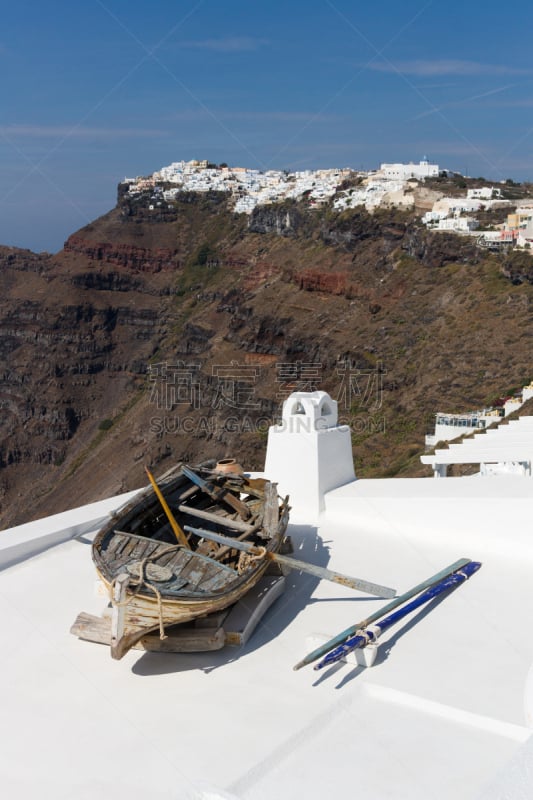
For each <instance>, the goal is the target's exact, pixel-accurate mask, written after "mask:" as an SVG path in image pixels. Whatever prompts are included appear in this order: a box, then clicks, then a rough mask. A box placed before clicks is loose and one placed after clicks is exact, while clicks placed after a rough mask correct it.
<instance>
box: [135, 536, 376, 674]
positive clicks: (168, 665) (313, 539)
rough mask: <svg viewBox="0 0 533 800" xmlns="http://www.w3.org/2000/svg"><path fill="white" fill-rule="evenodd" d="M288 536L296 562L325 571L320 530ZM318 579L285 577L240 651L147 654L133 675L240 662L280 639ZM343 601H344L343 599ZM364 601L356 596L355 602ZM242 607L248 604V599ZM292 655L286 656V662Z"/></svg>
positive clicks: (296, 574) (326, 558)
mask: <svg viewBox="0 0 533 800" xmlns="http://www.w3.org/2000/svg"><path fill="white" fill-rule="evenodd" d="M288 533H289V534H290V536H291V540H292V544H293V547H294V555H295V557H296V558H298V559H300V560H302V561H306V562H308V563H310V564H314V565H316V566H320V567H326V566H327V564H328V562H329V559H330V550H329V546H328V544H326V543H325V542H324V540H323V539H322V538H321V537H320V536H318V534H317V529H316V527H314V526H310V525H290V526H289V530H288ZM318 583H319V579H318V578H316V577H314V576H312V575H309V574H305V573H302V572H298V571H296V570H294V571H292V572H289V573H288V574H287V575H286V576H285V591H284V593H283V594H282V595H281V596H280V597H279V598H278V599H277V600H276V602H275V603H274V604H273V605H272V606H271V607H270V608H269V609H268V610H267V611H266V613H265V615H264V616H263V617H261V619H260V620H259V622H258V623H257V627H256V628H255V630H254V632H253V634H252V635H251V637H250V639H249V640H248V641H247V642H246V643H245V644H243V645H241V646H240V647H231V646H226V647H224V648H223V649H221V650H214V651H206V652H198V653H156V652H149V651H146V652H144V653H143V654H142V655H141V656H140V658H138V659H137V660H136V661H135V663H134V664H133V665H132V667H131V669H132V672H133V673H134V674H136V675H143V676H150V675H162V674H169V673H173V672H185V671H188V670H195V669H196V670H197V669H199V670H202V671H203V672H205V673H209V672H212V671H213V670H215V669H217V668H218V667H222V666H224V665H227V664H230V663H232V662H234V661H238V660H239V659H241V658H244V657H246V656H247V655H249V654H250V653H253V652H254V651H255V650H258V649H259V648H261V647H264V646H265V645H268V643H269V642H270V641H272V640H273V639H275V638H276V637H278V636H279V635H280V634H281V633H282V632H283V631H284V630H285V629H286V628H287V627H288V626H289V625H290V624H291V622H292V621H293V620H294V619H295V618H296V617H297V616H298V614H299V613H300V612H301V611H303V609H304V608H305V607H306V606H307V605H309V603H311V602H313V600H312V599H311V595H312V594H313V592H314V590H315V589H316V587H317V585H318ZM331 591H332V597H331V599H332V600H338V599H339V597H338V596H335V595H336V594H337V591H336V588H335V587H334V586H331ZM342 599H344V598H342ZM361 599H367V598H361V597H360V596H359V595H354V597H353V602H355V603H357V602H359V600H361ZM239 602H240V603H244V604H246V596H245V597H244V598H242V599H241V600H240V601H239ZM289 661H290V655H289V654H288V655H287V662H288V663H289Z"/></svg>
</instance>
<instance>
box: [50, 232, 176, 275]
mask: <svg viewBox="0 0 533 800" xmlns="http://www.w3.org/2000/svg"><path fill="white" fill-rule="evenodd" d="M64 249H65V251H66V252H67V253H80V254H82V255H84V256H85V257H86V258H88V259H90V260H91V261H102V262H104V263H106V264H116V265H117V266H119V267H125V268H126V269H133V270H138V271H140V272H161V271H168V270H173V269H176V267H177V266H179V265H178V263H177V259H176V254H175V252H173V251H172V250H169V249H166V248H157V249H154V250H149V249H148V248H146V247H135V245H130V244H117V243H111V242H90V241H88V240H87V239H83V238H82V237H81V236H76V235H74V236H70V237H69V238H68V239H67V241H66V242H65V247H64Z"/></svg>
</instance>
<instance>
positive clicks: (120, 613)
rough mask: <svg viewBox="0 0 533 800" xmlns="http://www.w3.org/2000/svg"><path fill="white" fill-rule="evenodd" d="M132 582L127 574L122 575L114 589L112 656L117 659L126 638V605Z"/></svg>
mask: <svg viewBox="0 0 533 800" xmlns="http://www.w3.org/2000/svg"><path fill="white" fill-rule="evenodd" d="M129 582H130V576H129V575H128V574H127V573H121V574H120V575H119V576H118V578H117V579H116V582H115V586H114V589H113V612H112V614H111V656H112V658H117V657H118V656H117V652H118V651H117V648H118V646H119V645H120V640H121V639H122V637H123V636H124V605H122V604H123V603H124V601H125V599H126V589H127V588H128V584H129Z"/></svg>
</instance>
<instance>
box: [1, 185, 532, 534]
mask: <svg viewBox="0 0 533 800" xmlns="http://www.w3.org/2000/svg"><path fill="white" fill-rule="evenodd" d="M148 204H149V198H147V197H144V198H143V197H141V198H140V199H138V200H137V201H135V203H132V202H131V201H128V200H127V198H126V197H125V196H121V197H119V203H118V205H117V208H115V209H113V210H112V211H111V212H110V213H109V214H107V215H105V216H104V217H102V218H101V219H99V220H96V221H95V222H94V223H92V224H91V225H89V226H87V227H85V228H83V229H82V230H80V231H78V232H77V233H76V234H74V235H73V236H72V237H70V239H69V240H68V242H67V243H66V245H65V248H64V250H63V251H62V252H61V253H59V254H58V255H56V256H37V255H35V254H33V253H29V252H28V251H20V250H14V249H12V248H0V269H1V280H2V293H1V299H0V304H1V311H2V314H1V325H0V359H1V364H2V373H1V374H2V384H1V389H0V391H1V395H0V396H1V404H2V411H3V413H2V417H1V419H0V427H1V439H0V441H1V445H0V492H1V523H2V527H5V526H7V525H9V524H12V523H14V522H21V521H24V520H27V519H30V518H35V517H38V516H40V515H43V514H45V513H53V512H57V511H60V510H63V509H65V508H68V507H72V506H75V505H79V504H81V503H84V502H90V501H92V500H96V499H99V498H101V497H104V496H107V495H109V494H110V493H112V492H117V491H119V490H126V489H130V488H134V487H136V486H139V485H141V484H143V483H144V480H145V479H144V473H143V469H142V467H143V464H145V463H148V464H151V465H152V466H153V467H154V468H155V470H156V472H157V471H162V470H163V469H164V468H166V466H167V464H170V462H171V461H172V460H174V459H177V458H186V459H190V460H191V461H195V460H198V459H200V458H203V457H206V456H215V457H222V456H227V455H235V456H238V458H239V460H241V461H242V462H243V463H245V464H246V466H247V467H249V468H261V466H262V464H263V459H264V450H265V444H266V428H267V427H268V424H269V423H270V422H271V421H272V420H274V419H276V417H277V416H278V414H279V409H280V403H281V401H282V399H283V398H284V397H286V396H287V395H288V393H289V392H290V391H291V390H293V389H314V388H323V389H326V390H327V391H329V392H331V394H332V395H333V396H334V397H336V398H337V399H338V400H339V412H340V415H341V417H342V418H343V419H344V420H345V421H346V422H348V423H349V424H350V425H351V426H352V431H353V442H354V455H355V460H356V470H357V472H358V474H359V475H396V474H404V473H405V472H406V471H409V472H410V473H420V474H425V473H423V470H422V468H421V467H419V466H418V465H419V461H418V456H419V455H420V453H421V452H423V439H424V434H425V433H426V432H427V430H428V429H429V427H430V425H431V423H432V420H433V414H434V412H435V411H436V410H437V409H441V410H447V411H461V410H464V409H469V408H476V407H478V406H481V405H484V404H486V403H488V402H490V401H491V400H492V399H493V398H494V397H496V396H500V395H502V394H503V393H509V392H510V391H511V390H512V389H514V388H516V387H519V386H521V385H522V384H523V383H524V382H528V381H529V380H530V377H531V369H532V358H531V356H532V336H533V331H532V327H531V298H532V293H533V287H532V285H531V280H533V269H532V268H531V264H532V263H533V259H531V258H530V257H529V256H522V257H521V259H520V260H519V261H517V260H516V259H514V258H509V257H507V256H504V255H502V256H489V257H487V256H486V254H484V253H483V254H481V253H478V252H477V251H476V250H475V247H474V246H473V245H472V243H471V240H469V239H466V238H458V237H455V236H451V235H447V234H444V235H439V234H435V233H433V234H428V233H427V232H426V231H425V230H423V229H422V228H421V227H420V226H419V225H418V224H417V223H416V221H415V220H414V219H413V218H412V217H411V216H409V215H407V214H405V213H399V212H394V211H387V212H380V213H376V214H375V215H373V216H370V215H368V214H367V213H366V212H361V211H357V212H356V211H351V212H345V213H343V214H340V215H339V214H333V213H332V212H331V210H330V209H328V208H327V207H322V208H320V209H310V208H309V207H307V206H306V205H305V204H304V203H300V204H297V203H285V204H283V205H279V206H267V207H264V208H261V209H257V210H256V212H255V213H254V214H253V215H252V216H251V217H250V218H248V217H246V216H245V215H234V214H232V213H231V212H230V211H228V209H227V207H226V204H225V201H224V198H223V197H221V196H220V195H217V194H213V195H211V196H198V195H192V194H190V195H184V196H182V197H181V199H179V200H178V201H177V202H176V203H174V205H173V207H172V208H164V209H162V208H156V209H154V210H153V211H150V210H149V208H148Z"/></svg>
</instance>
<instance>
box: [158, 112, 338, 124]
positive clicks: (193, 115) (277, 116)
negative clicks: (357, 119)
mask: <svg viewBox="0 0 533 800" xmlns="http://www.w3.org/2000/svg"><path fill="white" fill-rule="evenodd" d="M213 114H215V116H216V117H217V119H223V120H227V121H233V122H261V123H265V122H280V123H290V122H297V123H303V122H309V120H311V119H313V117H315V116H316V112H314V111H216V110H214V111H213ZM209 116H210V115H209V114H208V112H207V111H204V110H202V109H189V110H186V111H177V112H176V113H175V114H173V115H172V117H171V118H170V119H171V120H172V121H174V122H198V121H201V120H204V119H206V118H208V117H209ZM346 119H347V117H346V116H342V115H341V114H329V115H324V116H321V117H319V118H318V119H316V120H314V121H315V122H321V123H331V122H342V121H343V120H346Z"/></svg>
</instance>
